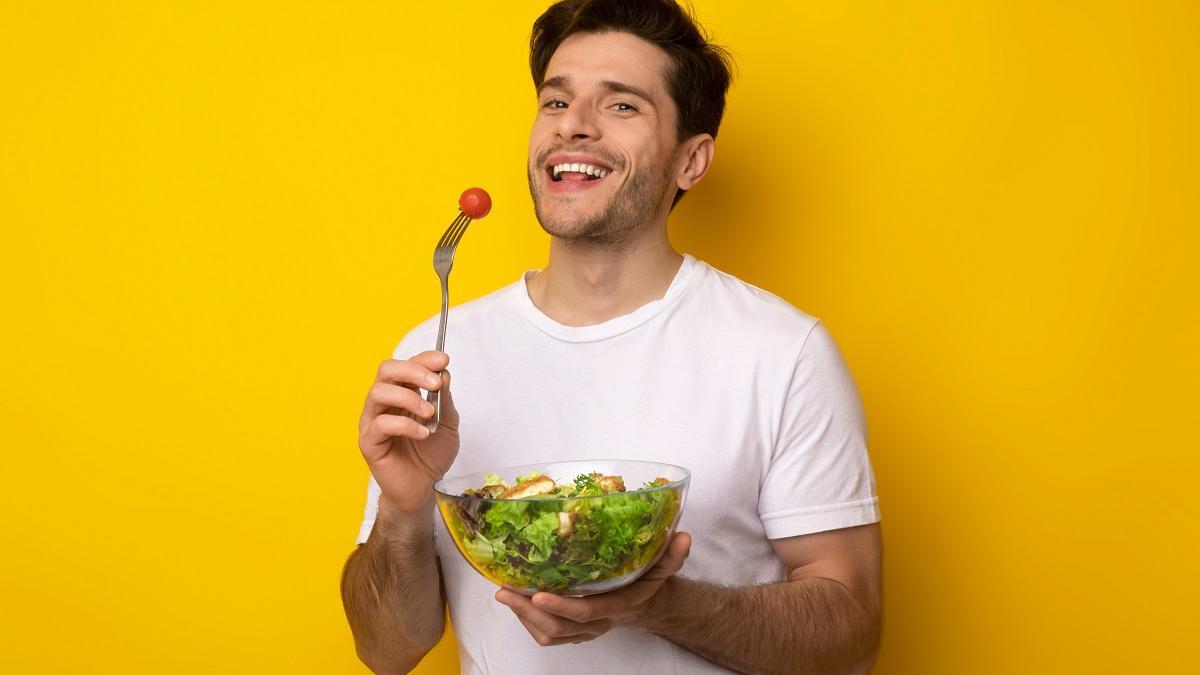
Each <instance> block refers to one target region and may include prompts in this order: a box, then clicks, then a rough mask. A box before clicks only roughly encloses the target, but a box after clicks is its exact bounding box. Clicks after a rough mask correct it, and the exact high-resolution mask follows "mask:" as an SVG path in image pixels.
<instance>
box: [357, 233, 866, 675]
mask: <svg viewBox="0 0 1200 675" xmlns="http://www.w3.org/2000/svg"><path fill="white" fill-rule="evenodd" d="M527 274H528V273H527ZM525 276H526V275H522V278H521V279H519V280H518V281H516V282H515V283H513V284H511V285H509V286H506V287H504V288H501V289H499V290H497V291H495V292H493V293H491V294H489V295H487V296H484V297H482V298H479V299H476V300H473V301H471V302H467V303H464V304H462V305H460V306H458V307H455V308H454V309H452V310H450V318H449V324H448V327H447V334H446V347H445V351H446V353H447V354H449V355H450V359H451V362H450V370H451V372H453V373H454V384H453V385H452V386H453V388H454V389H453V390H454V401H455V404H456V406H457V408H458V411H459V414H460V416H461V425H460V427H461V428H460V437H461V441H462V443H461V447H460V451H459V455H458V458H457V459H456V461H455V463H454V466H453V467H452V468H451V470H450V473H449V475H450V476H454V475H458V474H461V473H472V472H477V471H492V470H495V469H498V468H501V467H507V466H514V465H518V464H533V463H538V462H543V461H544V462H551V461H571V460H582V459H594V458H607V459H641V460H650V461H657V462H665V463H668V464H677V465H680V466H684V467H686V468H688V469H690V470H691V472H692V478H691V486H690V488H689V490H688V496H687V503H686V505H685V507H684V511H683V514H682V515H681V517H680V521H679V530H681V531H686V532H690V533H691V535H692V550H691V555H690V556H689V557H688V559H687V562H686V563H685V564H684V566H683V569H682V570H681V572H680V575H681V576H685V577H690V578H692V579H699V580H704V581H708V582H712V583H717V584H722V585H731V586H742V585H750V584H762V583H767V582H776V581H783V580H784V579H785V578H786V570H785V569H784V566H783V564H782V562H780V560H779V558H778V557H777V556H776V555H775V552H774V550H773V549H772V547H771V543H770V541H769V540H771V539H779V538H783V537H792V536H796V535H801V534H808V533H812V532H821V531H825V530H832V529H837V528H843V527H851V526H854V525H864V524H867V523H873V522H876V521H877V520H879V508H878V498H877V497H876V494H875V480H874V475H873V473H872V470H871V465H870V462H869V460H868V458H867V447H866V430H865V425H864V420H863V412H862V407H861V404H860V402H859V398H858V393H857V391H856V389H855V386H854V382H853V380H852V378H851V376H850V373H849V372H848V370H847V368H846V365H845V362H844V361H843V360H842V357H841V355H840V354H839V352H838V350H837V347H836V345H835V344H834V342H833V339H832V337H831V336H830V334H829V332H828V331H827V330H826V329H825V328H824V326H822V325H821V324H820V322H818V321H817V320H816V319H814V318H812V317H810V316H808V315H806V314H804V313H802V312H800V311H799V310H797V309H795V308H794V307H792V306H791V305H790V304H788V303H787V302H785V301H784V300H782V299H780V298H778V297H776V296H774V295H772V294H770V293H767V292H766V291H763V290H761V289H759V288H756V287H754V286H751V285H749V284H747V283H745V282H742V281H740V280H738V279H736V278H734V277H732V276H730V275H728V274H725V273H723V272H720V271H719V270H717V269H715V268H713V267H711V266H709V265H708V264H706V263H704V262H700V261H697V260H696V259H695V258H693V257H692V256H690V255H685V256H684V261H683V264H682V265H681V266H680V268H679V271H678V273H677V274H676V276H675V279H674V280H673V281H672V283H671V286H670V288H669V289H668V290H667V293H666V295H665V296H664V297H663V298H662V299H661V300H655V301H653V302H650V303H648V304H646V305H643V306H642V307H640V308H638V309H637V310H636V311H634V312H632V313H630V314H626V315H624V316H620V317H617V318H615V319H611V320H609V321H605V322H604V323H601V324H597V325H593V326H586V327H570V326H565V325H562V324H560V323H558V322H556V321H554V320H553V319H551V318H550V317H548V316H546V315H545V314H543V313H542V312H541V311H540V310H538V309H537V307H536V306H534V304H533V302H532V301H530V299H529V294H528V288H527V286H526V283H525ZM436 337H437V317H432V318H430V319H429V320H427V321H425V322H423V323H421V324H420V325H418V326H417V327H416V328H414V329H413V330H412V331H410V332H409V334H408V335H407V336H405V337H404V339H403V340H402V341H401V342H400V344H399V346H398V347H397V348H396V352H395V357H396V358H398V359H408V358H411V357H412V356H414V355H416V354H419V353H420V352H422V351H425V350H427V349H432V348H433V347H434V345H435V342H436ZM508 478H509V480H511V477H508ZM378 498H379V487H378V485H377V484H376V483H375V481H374V480H373V479H372V480H371V481H370V482H369V487H368V491H367V507H366V514H365V517H364V519H363V523H362V528H361V530H360V533H359V537H358V543H360V544H361V543H363V542H365V541H366V540H367V537H368V536H369V535H370V533H371V529H372V526H373V524H374V521H375V514H376V510H377V500H378ZM434 518H435V519H436V525H435V540H436V545H437V553H438V556H440V558H441V563H442V573H443V581H444V583H445V588H446V597H447V602H448V604H449V607H450V617H451V622H452V624H453V626H454V630H455V632H456V633H457V635H458V642H459V656H460V660H461V663H462V672H463V673H471V674H474V673H491V674H508V673H512V674H514V675H516V674H520V675H527V674H528V673H571V674H572V675H586V674H587V673H615V672H621V673H655V674H659V675H661V674H664V673H678V674H679V675H685V674H686V675H696V674H697V673H728V672H731V671H729V670H726V669H725V668H722V667H720V666H717V665H716V664H714V663H712V662H710V661H707V660H705V659H704V658H702V657H700V656H699V655H697V654H695V653H693V652H690V651H688V650H686V649H683V648H682V647H679V646H677V645H675V644H674V643H672V642H670V641H668V640H665V639H663V638H660V637H657V636H654V635H650V634H647V633H643V632H640V631H638V630H635V629H632V628H625V627H622V628H617V629H614V630H612V631H610V632H609V633H607V634H605V635H603V636H601V637H599V638H597V639H595V640H593V641H591V642H587V643H584V644H579V645H564V646H556V647H541V646H539V645H538V644H537V643H536V642H534V640H533V638H532V637H530V635H529V633H528V632H526V630H525V628H524V627H523V626H522V625H521V624H520V622H519V621H518V620H517V618H516V616H514V615H513V613H512V611H511V610H509V608H508V607H506V606H504V605H501V604H500V603H498V602H496V600H495V598H494V595H495V592H496V586H495V585H493V584H492V583H491V582H489V581H487V580H486V579H484V578H483V577H482V576H481V575H479V574H478V573H476V572H475V571H474V570H473V569H471V567H470V566H468V565H467V563H466V561H464V560H463V558H462V556H461V555H460V554H459V552H458V550H456V549H455V546H454V541H453V540H452V539H451V538H450V536H449V533H448V532H447V531H446V529H445V525H444V524H443V523H442V522H441V517H440V516H439V515H438V514H437V513H436V512H435V514H434Z"/></svg>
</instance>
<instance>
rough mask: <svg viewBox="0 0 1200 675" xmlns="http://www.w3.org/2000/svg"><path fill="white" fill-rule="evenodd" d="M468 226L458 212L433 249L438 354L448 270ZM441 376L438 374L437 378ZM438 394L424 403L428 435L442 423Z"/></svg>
mask: <svg viewBox="0 0 1200 675" xmlns="http://www.w3.org/2000/svg"><path fill="white" fill-rule="evenodd" d="M470 224H471V217H470V216H468V215H467V214H465V213H463V212H462V211H459V212H458V217H457V218H455V219H454V222H453V223H450V227H447V228H446V231H445V232H444V233H443V234H442V238H441V239H440V240H438V243H437V247H436V248H434V249H433V269H434V271H435V272H437V275H438V278H439V279H441V281H442V320H441V323H439V324H438V338H437V350H438V351H439V352H440V351H442V350H443V348H444V347H445V346H446V312H447V310H448V309H449V308H450V268H452V267H454V251H455V250H456V249H458V242H460V241H462V238H463V234H464V233H466V231H467V226H468V225H470ZM441 374H442V373H441V372H438V376H439V377H440V376H441ZM440 393H441V392H440V391H431V392H429V393H428V395H427V396H426V397H425V400H426V401H429V402H430V403H432V404H433V418H432V419H430V420H429V421H428V422H426V423H425V426H426V427H428V428H429V431H430V433H432V432H434V431H437V428H438V424H440V423H441V421H442V401H441V396H439V394H440Z"/></svg>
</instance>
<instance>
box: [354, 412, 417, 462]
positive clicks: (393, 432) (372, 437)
mask: <svg viewBox="0 0 1200 675" xmlns="http://www.w3.org/2000/svg"><path fill="white" fill-rule="evenodd" d="M396 436H402V437H404V438H412V439H416V440H418V441H420V440H424V439H426V438H429V429H428V428H427V427H426V426H425V425H424V424H421V423H420V422H418V421H416V420H414V419H412V418H411V417H404V416H402V415H376V416H375V419H373V420H371V423H370V424H368V425H367V428H366V430H364V431H363V434H362V438H361V439H360V442H359V447H361V448H362V451H363V455H364V456H366V458H367V460H368V461H372V462H373V461H376V460H379V459H381V458H382V457H383V455H384V454H386V453H387V447H388V445H389V442H390V441H391V439H392V438H394V437H396Z"/></svg>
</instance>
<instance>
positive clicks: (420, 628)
mask: <svg viewBox="0 0 1200 675" xmlns="http://www.w3.org/2000/svg"><path fill="white" fill-rule="evenodd" d="M432 517H433V512H432V509H430V510H429V511H428V514H427V515H417V516H416V517H410V518H407V519H398V518H395V517H392V516H391V515H390V511H389V510H388V509H387V508H386V506H385V504H383V503H381V504H380V514H379V517H378V518H377V520H376V521H375V528H374V530H373V531H372V532H371V537H370V539H368V541H367V543H366V544H363V545H362V546H360V547H359V548H358V549H357V550H356V551H354V553H353V554H351V556H350V559H349V560H348V561H347V562H346V567H345V570H344V571H343V574H342V603H343V605H344V606H345V610H346V618H347V620H348V621H349V623H350V630H351V631H352V632H353V633H354V644H355V648H356V650H357V652H358V657H359V658H360V659H361V660H362V661H363V663H365V664H366V665H368V666H369V667H370V668H371V669H372V670H374V671H375V672H380V673H383V672H407V671H409V670H411V669H412V668H413V667H415V666H416V664H417V663H418V662H419V661H420V660H421V658H422V657H424V656H425V654H426V653H427V652H428V651H429V650H430V649H432V648H433V646H434V645H435V644H437V642H438V640H439V639H441V636H442V631H443V629H444V611H445V610H444V605H443V598H442V593H441V580H440V575H439V573H438V569H437V557H436V551H435V549H434V544H433V518H432Z"/></svg>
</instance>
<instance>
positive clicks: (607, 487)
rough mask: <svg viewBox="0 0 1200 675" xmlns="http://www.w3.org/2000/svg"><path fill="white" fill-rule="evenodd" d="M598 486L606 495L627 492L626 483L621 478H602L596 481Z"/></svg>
mask: <svg viewBox="0 0 1200 675" xmlns="http://www.w3.org/2000/svg"><path fill="white" fill-rule="evenodd" d="M593 475H594V474H593ZM596 485H597V486H598V487H599V488H600V489H601V490H604V494H608V493H610V492H624V491H625V481H623V480H621V477H620V476H601V477H600V478H597V479H596Z"/></svg>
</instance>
